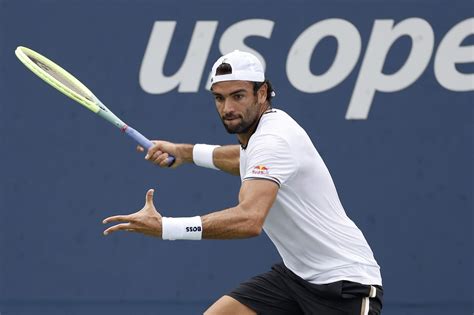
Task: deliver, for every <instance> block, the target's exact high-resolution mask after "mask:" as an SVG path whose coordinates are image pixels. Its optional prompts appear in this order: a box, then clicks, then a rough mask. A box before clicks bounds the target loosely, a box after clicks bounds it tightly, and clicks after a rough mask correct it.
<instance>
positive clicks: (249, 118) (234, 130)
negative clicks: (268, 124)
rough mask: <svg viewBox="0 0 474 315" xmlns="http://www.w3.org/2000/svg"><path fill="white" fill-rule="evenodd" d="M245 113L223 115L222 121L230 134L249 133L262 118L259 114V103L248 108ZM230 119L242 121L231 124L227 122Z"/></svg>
mask: <svg viewBox="0 0 474 315" xmlns="http://www.w3.org/2000/svg"><path fill="white" fill-rule="evenodd" d="M244 114H245V115H241V114H228V115H224V116H222V117H221V121H222V124H223V125H224V128H225V130H227V132H228V133H230V134H239V133H247V132H248V131H249V130H250V129H251V128H252V127H253V126H254V125H255V123H256V122H257V121H258V119H259V118H260V117H259V116H258V106H257V103H255V104H254V105H253V106H250V107H249V108H247V110H246V111H245V113H244ZM244 116H245V118H244ZM228 120H240V122H239V123H237V124H229V123H228V122H227V121H228ZM232 122H233V121H232Z"/></svg>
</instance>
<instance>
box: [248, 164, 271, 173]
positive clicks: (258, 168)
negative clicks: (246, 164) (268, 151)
mask: <svg viewBox="0 0 474 315" xmlns="http://www.w3.org/2000/svg"><path fill="white" fill-rule="evenodd" d="M252 173H253V174H256V175H268V167H266V166H264V165H257V166H255V167H254V168H253V170H252Z"/></svg>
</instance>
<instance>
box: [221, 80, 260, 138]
mask: <svg viewBox="0 0 474 315" xmlns="http://www.w3.org/2000/svg"><path fill="white" fill-rule="evenodd" d="M212 94H213V95H214V100H215V102H216V107H217V111H218V112H219V116H220V117H221V120H222V123H223V124H224V127H225V129H226V130H227V132H229V133H232V134H242V133H246V132H248V131H249V129H250V128H251V127H252V126H253V125H254V123H255V122H256V121H257V120H258V118H259V111H260V106H259V105H258V99H257V96H256V95H254V92H253V83H252V82H248V81H225V82H219V83H215V84H214V85H213V86H212Z"/></svg>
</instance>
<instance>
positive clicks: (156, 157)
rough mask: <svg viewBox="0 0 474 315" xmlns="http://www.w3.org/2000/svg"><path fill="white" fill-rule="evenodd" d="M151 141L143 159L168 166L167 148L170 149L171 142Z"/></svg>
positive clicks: (161, 165)
mask: <svg viewBox="0 0 474 315" xmlns="http://www.w3.org/2000/svg"><path fill="white" fill-rule="evenodd" d="M152 142H153V146H152V147H151V148H149V149H148V151H147V154H146V155H145V160H148V161H150V162H151V163H153V164H155V165H158V166H160V167H169V162H168V161H167V159H168V157H169V153H168V152H169V150H172V149H171V144H170V143H169V142H166V141H152Z"/></svg>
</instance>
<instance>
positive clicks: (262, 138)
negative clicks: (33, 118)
mask: <svg viewBox="0 0 474 315" xmlns="http://www.w3.org/2000/svg"><path fill="white" fill-rule="evenodd" d="M250 141H251V142H250V143H249V146H248V147H247V150H246V151H247V152H246V153H247V163H246V165H245V169H244V171H245V175H244V176H243V180H248V179H254V178H262V179H269V180H272V181H274V182H276V183H277V184H278V185H279V186H281V185H282V184H284V183H285V182H286V181H287V180H288V179H289V178H290V177H291V176H292V175H293V173H295V172H296V170H297V169H298V161H297V160H296V158H295V157H294V156H293V155H292V154H291V150H290V146H289V144H288V143H287V142H286V140H285V139H283V138H282V137H280V136H277V135H272V134H265V135H258V136H257V137H255V138H251V139H250Z"/></svg>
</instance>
